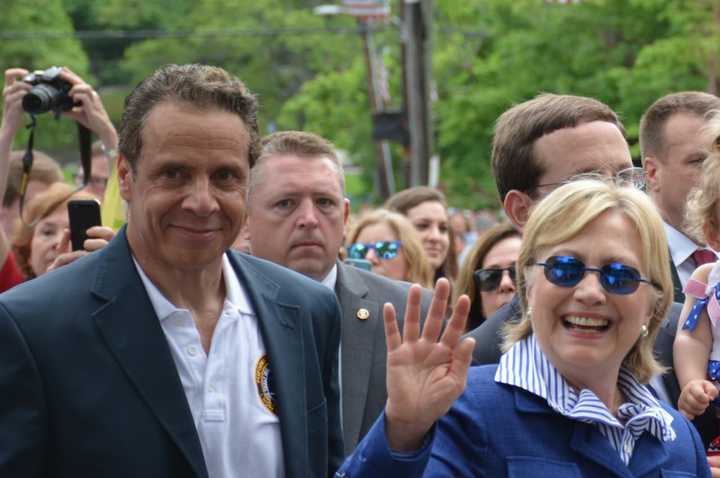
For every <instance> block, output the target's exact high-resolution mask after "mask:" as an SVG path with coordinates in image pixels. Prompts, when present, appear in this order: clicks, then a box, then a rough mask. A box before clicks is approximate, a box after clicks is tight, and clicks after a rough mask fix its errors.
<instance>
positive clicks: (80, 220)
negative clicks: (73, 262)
mask: <svg viewBox="0 0 720 478" xmlns="http://www.w3.org/2000/svg"><path fill="white" fill-rule="evenodd" d="M68 216H69V219H70V242H71V243H72V250H73V251H78V250H81V249H83V244H85V240H86V239H87V238H88V236H87V230H88V229H90V228H91V227H93V226H99V225H100V224H101V219H100V203H99V202H98V201H97V200H95V199H73V200H72V201H70V202H68Z"/></svg>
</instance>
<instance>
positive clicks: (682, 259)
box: [663, 221, 705, 287]
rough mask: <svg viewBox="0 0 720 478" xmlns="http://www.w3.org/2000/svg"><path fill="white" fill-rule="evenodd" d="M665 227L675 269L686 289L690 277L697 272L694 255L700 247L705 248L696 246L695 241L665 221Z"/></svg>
mask: <svg viewBox="0 0 720 478" xmlns="http://www.w3.org/2000/svg"><path fill="white" fill-rule="evenodd" d="M663 226H664V227H665V235H666V236H667V241H668V247H670V255H671V256H672V257H671V258H672V262H673V264H674V265H675V269H677V273H678V276H679V277H680V283H681V284H682V286H683V287H685V284H687V281H688V279H690V276H691V275H692V273H693V272H694V271H695V261H694V260H693V258H692V254H693V252H695V251H696V250H697V249H698V248H699V247H705V246H702V245H700V244H696V243H695V241H693V240H692V239H690V238H689V237H687V236H686V235H685V234H683V233H682V232H680V231H678V230H677V229H675V228H674V227H672V226H671V225H670V224H668V223H666V222H665V221H663Z"/></svg>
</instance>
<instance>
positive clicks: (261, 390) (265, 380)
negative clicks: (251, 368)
mask: <svg viewBox="0 0 720 478" xmlns="http://www.w3.org/2000/svg"><path fill="white" fill-rule="evenodd" d="M255 385H257V390H258V395H260V401H261V402H262V404H263V405H265V408H267V409H268V410H270V412H271V413H274V414H275V415H277V405H276V404H275V394H274V393H272V392H271V391H270V360H269V359H268V356H267V355H263V356H262V357H260V359H259V360H258V362H257V365H256V366H255Z"/></svg>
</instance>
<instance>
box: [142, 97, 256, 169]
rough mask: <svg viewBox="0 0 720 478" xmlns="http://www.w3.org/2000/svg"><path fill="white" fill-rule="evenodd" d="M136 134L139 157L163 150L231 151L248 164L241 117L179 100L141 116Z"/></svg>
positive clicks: (247, 141)
mask: <svg viewBox="0 0 720 478" xmlns="http://www.w3.org/2000/svg"><path fill="white" fill-rule="evenodd" d="M140 135H141V137H142V150H141V152H140V157H141V158H142V157H145V156H148V155H149V154H152V153H155V152H157V151H159V150H163V149H168V148H176V149H183V148H185V149H206V150H228V151H235V152H239V153H240V154H241V155H242V157H244V158H246V159H247V160H248V161H249V156H248V155H249V141H250V134H249V132H248V129H247V126H246V125H245V123H244V122H243V120H242V118H240V117H239V116H237V115H236V114H234V113H231V112H229V111H226V110H222V109H220V108H215V107H207V108H202V107H198V106H195V105H192V104H189V103H185V102H179V101H165V102H162V103H159V104H157V105H156V106H154V107H153V108H152V109H151V110H150V111H149V112H148V114H147V116H146V117H145V120H144V121H143V124H142V126H141V130H140ZM141 161H142V160H141Z"/></svg>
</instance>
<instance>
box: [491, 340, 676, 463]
mask: <svg viewBox="0 0 720 478" xmlns="http://www.w3.org/2000/svg"><path fill="white" fill-rule="evenodd" d="M495 381H496V382H498V383H505V384H508V385H512V386H515V387H519V388H521V389H523V390H526V391H528V392H530V393H532V394H534V395H537V396H539V397H541V398H543V399H544V400H545V401H546V402H547V403H548V405H549V406H550V408H552V409H553V410H555V411H556V412H558V413H560V414H561V415H564V416H566V417H568V418H571V419H573V420H580V421H584V422H587V423H592V424H595V425H596V426H597V427H598V429H599V430H600V433H602V434H603V435H604V436H605V437H607V439H608V440H610V444H611V445H612V447H613V448H615V450H617V451H618V453H619V454H620V459H622V461H623V462H624V463H625V464H626V465H627V464H628V463H630V458H631V457H632V453H633V450H634V448H635V442H636V441H637V439H638V438H639V437H640V436H641V435H642V434H643V432H645V431H647V432H648V433H650V434H652V435H653V436H655V437H656V438H657V439H658V440H661V441H673V440H675V431H674V430H673V428H672V421H673V419H672V416H671V415H670V414H669V413H667V412H666V411H665V410H663V409H662V407H660V404H659V403H658V401H657V400H656V399H655V397H654V396H653V395H652V393H650V391H649V390H648V389H647V388H645V387H644V386H643V385H642V384H641V383H640V382H638V381H637V380H636V379H635V377H634V376H633V375H632V373H630V372H629V371H628V370H626V369H625V368H624V367H623V368H621V369H620V374H619V376H618V388H619V389H620V391H621V392H622V394H623V395H624V396H625V398H626V400H628V401H627V402H626V403H623V404H622V405H620V408H618V417H619V419H618V417H615V416H613V414H612V413H611V412H610V410H608V408H607V407H606V406H605V404H604V403H603V402H601V401H600V399H599V398H598V397H597V396H596V395H595V393H593V392H592V391H591V390H589V389H586V388H585V389H582V390H580V392H579V393H578V392H577V391H576V390H575V389H574V388H573V387H572V386H571V385H570V384H569V383H568V382H567V381H566V380H565V378H564V377H563V376H562V375H561V374H560V372H558V371H557V370H556V369H555V367H554V366H553V365H552V363H550V361H549V360H548V359H547V357H546V356H545V354H544V353H543V352H542V350H540V346H539V345H538V343H537V340H536V339H535V336H534V335H530V336H528V337H526V338H525V339H523V340H521V341H519V342H517V343H516V344H515V345H513V347H512V348H511V349H510V350H508V351H507V353H505V354H504V355H503V356H502V357H501V358H500V364H499V366H498V369H497V372H496V373H495Z"/></svg>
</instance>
